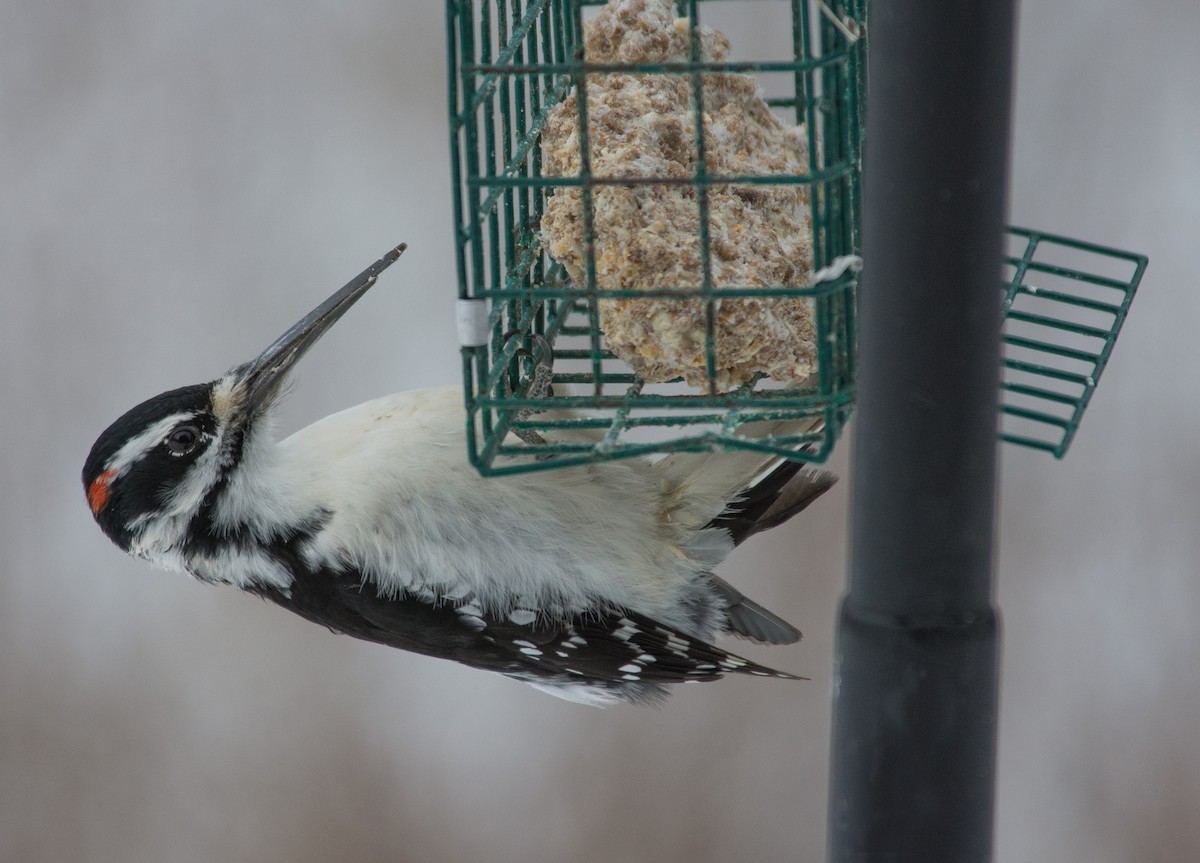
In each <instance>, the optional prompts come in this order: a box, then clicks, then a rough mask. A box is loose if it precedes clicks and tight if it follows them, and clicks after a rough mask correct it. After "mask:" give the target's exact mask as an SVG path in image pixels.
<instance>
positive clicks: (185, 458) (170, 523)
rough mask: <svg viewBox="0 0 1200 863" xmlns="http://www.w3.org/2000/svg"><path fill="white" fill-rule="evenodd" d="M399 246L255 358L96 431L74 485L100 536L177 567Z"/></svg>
mask: <svg viewBox="0 0 1200 863" xmlns="http://www.w3.org/2000/svg"><path fill="white" fill-rule="evenodd" d="M404 249H405V246H404V245H403V244H401V245H400V246H397V247H396V248H395V249H393V250H392V251H390V252H389V253H388V254H387V255H385V256H384V257H383V258H381V259H380V260H378V261H376V262H375V263H374V264H373V265H371V266H370V267H368V268H367V269H366V270H364V271H363V272H362V273H360V274H359V275H358V276H357V277H356V278H355V279H354V280H352V281H351V282H350V283H349V284H347V285H346V286H345V287H343V288H342V289H341V290H340V291H338V292H337V293H336V294H334V295H333V296H332V297H330V298H329V299H327V300H326V301H325V302H323V303H321V305H319V306H317V307H316V308H315V309H313V310H312V311H311V312H309V313H308V314H307V315H305V316H304V317H303V318H302V319H301V320H300V321H298V322H297V323H296V325H295V326H293V327H291V328H290V329H289V330H288V331H287V332H285V333H284V334H283V335H282V336H280V337H279V338H278V339H276V340H275V342H274V344H272V345H271V346H270V347H269V348H267V349H266V350H265V351H263V352H262V353H261V354H259V356H258V357H257V358H255V359H253V360H251V361H250V362H248V363H243V364H242V365H239V366H236V367H235V368H233V369H231V370H230V371H229V372H228V373H226V374H225V375H224V376H223V377H220V378H218V379H217V380H215V381H212V382H210V383H206V384H196V385H194V386H188V387H182V388H180V389H176V390H171V391H169V392H165V393H162V394H161V395H158V396H155V397H154V398H152V399H149V400H147V401H144V402H142V403H141V404H140V405H138V406H137V407H135V408H133V409H132V410H130V411H129V412H127V413H126V414H125V415H124V416H122V417H121V418H120V419H118V420H117V421H116V422H114V423H113V424H112V425H110V426H109V427H108V428H107V429H105V431H104V433H103V434H101V435H100V437H99V438H98V439H97V440H96V443H95V444H93V445H92V451H91V453H90V454H89V455H88V458H87V461H86V462H85V464H84V466H83V487H84V490H85V492H86V495H87V501H88V506H89V507H90V508H91V510H92V515H93V516H95V518H96V522H97V523H98V524H99V525H100V528H101V529H102V530H103V531H104V532H105V534H107V535H108V537H109V539H111V540H112V541H113V542H114V543H116V544H117V545H118V546H119V547H121V548H122V549H124V550H125V551H127V552H129V553H131V554H137V555H139V556H142V557H148V558H152V559H154V560H155V561H156V562H158V563H160V564H162V565H164V566H168V567H169V568H182V563H180V560H181V559H182V557H181V556H182V555H183V554H184V553H185V549H184V548H183V546H184V545H185V544H186V541H187V539H188V537H189V535H192V534H194V533H195V530H194V528H195V526H196V522H197V521H198V520H201V521H203V520H208V521H211V520H212V518H213V509H214V507H215V506H216V505H217V502H218V498H219V497H220V494H221V491H222V489H224V488H226V487H227V486H228V485H229V483H230V482H231V480H232V479H233V478H234V477H235V475H236V474H237V472H238V468H239V466H240V465H242V464H243V462H244V460H245V458H246V454H247V451H248V449H249V448H251V447H252V446H253V443H254V440H255V437H256V435H258V436H259V437H261V436H262V434H263V431H264V429H263V427H264V426H265V425H267V424H268V423H267V422H266V417H267V416H268V414H269V412H270V409H271V407H272V405H274V404H275V402H276V401H277V399H278V397H279V394H280V392H281V390H282V388H283V384H284V382H285V381H286V379H287V375H288V372H289V371H290V370H291V368H292V367H293V366H294V365H295V364H296V362H297V361H298V360H299V359H300V357H302V356H303V355H304V354H305V352H306V351H307V350H308V349H309V348H311V347H312V346H313V345H314V344H316V342H317V340H318V339H320V338H321V336H322V335H324V334H325V332H326V331H327V330H328V329H329V328H330V327H331V326H333V324H334V323H335V322H336V321H337V320H338V319H339V318H340V317H341V316H342V315H343V314H345V312H346V311H347V310H348V309H349V308H350V307H351V306H352V305H354V303H355V302H356V301H357V300H358V299H359V298H360V297H362V295H363V294H365V293H366V292H367V290H368V289H369V288H370V287H371V285H373V284H374V283H375V280H376V278H377V277H378V275H379V273H380V272H381V271H383V270H384V269H385V268H386V267H388V266H389V265H390V264H391V263H392V262H394V261H395V260H396V259H397V258H399V257H400V254H401V253H402V252H403V251H404ZM172 557H177V558H179V559H177V560H172Z"/></svg>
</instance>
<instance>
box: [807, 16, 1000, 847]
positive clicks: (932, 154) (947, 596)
mask: <svg viewBox="0 0 1200 863" xmlns="http://www.w3.org/2000/svg"><path fill="white" fill-rule="evenodd" d="M869 10H870V17H869V19H868V24H867V33H868V38H869V49H868V50H869V55H868V73H869V75H870V89H869V99H868V104H869V107H868V111H867V125H866V130H867V137H866V166H865V171H864V175H863V183H864V185H863V193H864V223H863V257H864V260H865V262H866V268H865V269H864V272H863V278H862V283H861V286H860V291H859V318H858V320H859V352H860V354H859V356H860V359H859V372H858V405H857V419H856V431H855V440H854V449H853V461H852V473H853V490H852V491H853V503H852V508H851V515H852V524H851V539H850V556H851V563H850V574H849V584H848V590H847V593H846V595H845V597H844V599H843V602H842V607H841V612H840V618H839V622H838V635H837V645H836V658H835V669H834V717H833V719H834V729H833V751H832V775H831V782H830V804H829V805H830V813H829V824H830V840H829V841H830V850H829V859H830V860H831V861H834V863H849V861H854V863H867V861H871V863H875V861H888V863H903V861H920V863H941V861H947V863H949V861H953V863H975V861H987V860H990V859H991V846H992V809H993V801H994V788H995V782H994V779H995V776H994V773H995V746H996V708H997V619H996V615H995V613H994V611H993V609H992V534H993V522H994V518H995V472H996V432H997V392H998V375H999V351H1000V347H999V345H1000V342H999V334H1000V300H1001V296H1000V272H1001V270H1000V262H1001V254H1002V229H1003V223H1004V210H1005V192H1006V186H1007V169H1008V140H1009V113H1010V97H1011V74H1012V49H1013V23H1014V22H1013V18H1014V8H1013V0H976V2H970V3H965V2H949V0H927V2H922V3H914V2H898V0H874V2H872V3H870V4H869Z"/></svg>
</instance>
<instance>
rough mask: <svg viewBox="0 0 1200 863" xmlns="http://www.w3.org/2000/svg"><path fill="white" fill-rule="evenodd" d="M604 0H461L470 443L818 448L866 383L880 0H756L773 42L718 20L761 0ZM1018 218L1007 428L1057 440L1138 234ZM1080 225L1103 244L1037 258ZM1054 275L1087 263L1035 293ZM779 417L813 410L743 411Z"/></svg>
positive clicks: (577, 454) (508, 458)
mask: <svg viewBox="0 0 1200 863" xmlns="http://www.w3.org/2000/svg"><path fill="white" fill-rule="evenodd" d="M601 5H604V4H602V3H601V2H598V0H447V3H446V11H447V17H446V21H447V39H448V45H449V65H450V69H449V87H450V93H449V107H450V127H451V157H452V169H453V179H454V186H455V219H456V250H457V256H458V260H457V263H458V296H459V306H458V314H459V340H460V343H461V346H462V357H463V378H464V385H465V399H466V404H467V408H468V415H469V419H468V423H467V438H468V450H469V454H470V458H471V461H472V463H473V464H474V465H475V466H476V467H477V468H478V469H479V470H480V471H482V472H483V473H485V474H498V473H508V472H515V471H524V470H538V469H544V468H552V467H561V466H567V465H574V464H582V463H587V462H590V461H595V460H598V459H609V458H621V457H628V456H634V455H646V454H650V453H662V452H670V451H675V450H703V449H709V448H753V449H758V450H763V451H767V452H776V453H779V454H782V455H786V456H788V457H791V458H799V459H804V460H809V461H823V460H824V459H825V458H826V457H827V456H828V455H829V453H830V452H831V450H832V448H833V445H834V443H835V441H836V440H837V437H838V435H839V433H840V431H841V429H842V428H843V426H844V425H845V423H846V421H847V420H848V419H849V416H850V414H851V411H852V410H853V406H854V400H855V286H856V280H857V274H858V272H859V269H860V265H861V260H860V259H859V258H858V253H859V251H860V248H859V235H860V222H861V215H860V190H859V184H860V173H861V143H862V132H861V128H862V126H861V124H862V117H863V105H864V98H865V93H864V89H865V81H866V74H865V56H866V55H865V50H866V33H865V25H864V20H865V19H864V13H865V2H864V0H843V2H822V0H781V2H763V3H756V4H754V14H755V15H756V16H767V17H771V18H772V20H773V21H775V22H777V24H778V26H777V27H775V28H772V30H773V32H776V33H786V34H788V37H789V38H788V39H787V40H786V41H787V47H786V50H785V51H784V52H783V55H782V56H763V57H756V56H753V54H754V53H755V49H754V46H752V45H738V44H736V43H735V44H733V45H732V46H730V45H729V43H728V42H725V41H723V40H724V37H723V36H722V35H721V34H720V32H719V24H714V25H713V26H709V24H708V23H707V20H706V19H711V20H714V21H719V20H720V19H721V14H720V13H721V11H722V8H723V10H724V11H725V12H726V13H728V12H729V11H730V10H734V11H735V14H736V7H739V6H741V7H742V8H744V4H740V3H737V2H731V0H685V2H673V3H670V4H669V6H670V8H669V9H666V6H667V4H666V3H665V0H624V2H621V3H619V4H608V7H609V8H607V9H605V10H598V9H596V8H589V7H596V6H601ZM647 10H649V11H647ZM668 13H669V14H668ZM654 14H658V18H657V19H655V20H658V21H659V22H660V24H661V27H660V29H659V31H658V32H654V31H652V30H647V29H646V24H645V20H646V16H650V17H653V15H654ZM604 16H609V18H607V19H606V18H604ZM622 16H623V17H622ZM638 16H642V17H641V18H639V17H638ZM677 21H678V23H677ZM601 25H603V27H604V28H607V29H606V30H604V31H603V32H601ZM639 27H641V28H643V29H642V30H640V31H639V30H638V28H639ZM614 34H615V35H614ZM714 34H715V35H714ZM622 39H624V40H625V41H621V40H622ZM672 100H673V101H672ZM623 111H624V113H622V112H623ZM739 111H740V116H741V117H750V118H752V119H753V121H754V125H753V127H752V128H751V127H750V126H749V125H748V124H747V125H744V124H743V123H742V121H741V120H740V119H739ZM763 114H769V115H771V116H770V117H766V118H764V117H763V116H762V115H763ZM731 141H732V142H733V143H732V144H731V143H730V142H731ZM747 142H749V143H747ZM764 142H765V143H764ZM639 145H640V146H641V147H642V149H641V150H640V151H639V150H638V149H637V147H638V146H639ZM756 146H760V147H764V148H765V149H764V150H763V152H761V153H756V152H753V151H754V148H755V147H756ZM722 148H725V149H724V150H723V149H722ZM748 150H749V151H750V152H747V151H748ZM788 209H790V210H791V211H793V212H792V214H786V213H785V214H784V215H780V214H781V212H784V211H786V210H788ZM1010 233H1011V235H1012V236H1014V237H1017V238H1019V240H1020V241H1021V243H1022V246H1021V248H1020V249H1018V250H1016V251H1015V255H1014V257H1013V259H1012V260H1011V265H1012V267H1011V271H1010V272H1009V273H1008V274H1007V279H1008V284H1006V285H1002V287H1003V288H1004V290H1005V292H1006V293H1002V294H1001V295H1000V296H999V297H998V300H999V299H1002V300H1003V301H1004V303H1005V309H1006V313H1007V315H1008V319H1009V331H1008V336H1007V338H1006V342H1007V350H1008V351H1009V356H1008V358H1007V359H1006V360H1005V372H1004V384H1003V387H1004V394H1003V399H1002V400H1003V405H1002V411H1003V412H1004V414H1005V416H1006V420H1005V425H1004V428H1003V432H1002V437H1003V438H1004V439H1005V440H1009V441H1012V442H1016V443H1021V444H1026V445H1030V446H1035V447H1038V448H1040V449H1046V450H1049V451H1051V452H1054V453H1055V454H1056V455H1059V456H1061V455H1062V453H1063V452H1064V451H1065V449H1066V447H1067V445H1068V444H1069V443H1070V439H1071V436H1072V434H1073V433H1074V430H1075V428H1076V427H1077V426H1078V423H1079V418H1080V415H1081V414H1082V411H1083V409H1084V408H1085V407H1086V405H1087V401H1088V398H1089V397H1090V395H1091V392H1092V391H1093V390H1094V388H1095V382H1096V380H1097V379H1098V376H1099V373H1100V371H1101V370H1102V369H1103V366H1104V362H1105V360H1106V359H1107V356H1108V352H1109V351H1110V350H1111V347H1112V342H1113V340H1114V339H1115V337H1116V334H1117V332H1118V330H1119V328H1120V325H1121V323H1122V322H1123V320H1124V315H1125V311H1126V310H1127V309H1128V305H1129V300H1130V299H1131V298H1132V295H1133V291H1134V289H1135V288H1136V285H1137V281H1138V279H1139V278H1140V276H1141V272H1142V269H1143V268H1144V266H1145V260H1144V259H1142V258H1138V257H1137V256H1133V255H1128V254H1126V253H1121V252H1116V251H1114V250H1106V249H1101V248H1099V247H1094V246H1088V245H1085V244H1081V243H1073V242H1072V241H1067V240H1062V239H1061V238H1053V237H1048V236H1045V235H1039V234H1034V233H1032V232H1026V231H1015V230H1014V231H1012V232H1010ZM1062 246H1067V247H1070V248H1071V249H1072V250H1073V251H1074V252H1075V253H1078V254H1080V255H1083V256H1084V257H1088V256H1091V259H1089V260H1086V261H1083V262H1082V263H1079V264H1073V263H1067V264H1062V265H1058V264H1054V263H1050V264H1046V263H1044V262H1043V260H1042V258H1041V255H1042V252H1043V251H1045V250H1046V249H1048V248H1050V247H1054V248H1059V247H1062ZM1099 258H1113V259H1116V260H1119V261H1120V262H1131V263H1132V266H1133V269H1132V272H1129V273H1125V274H1124V275H1121V276H1118V275H1113V274H1112V273H1111V271H1110V269H1111V268H1106V266H1104V265H1098V264H1097V263H1096V260H1095V259H1099ZM763 261H766V262H768V264H770V263H771V262H774V263H775V264H777V265H762V266H759V265H760V264H762V262H763ZM868 265H869V262H868ZM1038 279H1052V280H1055V281H1063V280H1065V281H1067V282H1070V283H1071V284H1070V285H1069V286H1066V287H1053V288H1051V287H1047V288H1046V289H1045V290H1042V291H1041V293H1040V295H1039V293H1038V288H1039V287H1040V286H1039V285H1038V284H1037V280H1038ZM1081 287H1087V288H1092V287H1095V288H1100V289H1102V290H1101V293H1105V292H1108V293H1112V292H1120V296H1115V297H1109V298H1096V297H1094V296H1089V295H1087V293H1086V291H1081ZM1067 307H1069V309H1070V312H1071V313H1070V314H1066V315H1064V314H1060V311H1061V309H1062V308H1067ZM1109 310H1111V312H1112V314H1111V315H1110V316H1109V317H1108V318H1105V319H1103V320H1099V319H1094V315H1100V316H1103V315H1104V314H1105V313H1107V312H1108V311H1109ZM1081 315H1082V316H1083V317H1084V318H1088V316H1093V317H1092V318H1089V319H1088V320H1081ZM1029 328H1032V330H1033V331H1034V334H1033V335H1029V334H1028V333H1025V330H1026V329H1029ZM1023 333H1024V334H1023ZM1079 339H1083V340H1084V341H1089V340H1091V341H1094V340H1095V339H1100V340H1101V343H1100V344H1099V345H1097V344H1092V343H1091V342H1089V344H1088V345H1086V346H1080V345H1077V344H1076V342H1077V341H1078V340H1079ZM764 346H765V347H764ZM775 347H777V348H781V349H783V351H782V355H781V356H780V355H772V354H771V350H772V348H775ZM788 350H791V351H793V352H792V353H790V354H789V353H788V352H787V351H788ZM739 351H740V352H741V353H739ZM551 352H552V354H553V375H552V379H551V381H550V383H551V387H550V388H549V390H548V391H542V390H544V387H543V386H542V385H543V384H544V383H545V381H544V380H539V376H538V374H537V368H538V364H539V363H541V362H543V361H544V360H546V359H548V356H547V354H548V353H551ZM778 353H779V352H778V351H777V352H776V354H778ZM664 354H665V355H666V356H664ZM1074 357H1078V358H1079V359H1078V360H1077V361H1075V362H1074V364H1072V362H1071V359H1072V358H1074ZM1088 358H1090V360H1089V359H1088ZM1064 360H1066V361H1067V362H1066V363H1065V365H1064ZM1088 362H1091V365H1090V366H1089V367H1087V368H1084V366H1087V364H1088ZM756 364H759V365H756ZM542 377H543V378H544V374H543V376H542ZM762 420H771V421H778V420H798V421H807V422H799V423H797V424H795V425H794V426H793V433H792V434H789V435H788V436H786V437H775V438H767V439H762V438H753V439H752V438H751V437H749V436H740V435H739V434H738V429H739V428H740V427H742V426H743V425H744V424H746V423H752V422H757V421H762ZM1047 429H1048V430H1049V431H1047Z"/></svg>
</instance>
